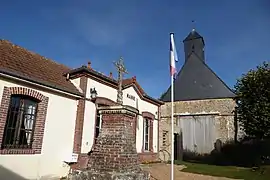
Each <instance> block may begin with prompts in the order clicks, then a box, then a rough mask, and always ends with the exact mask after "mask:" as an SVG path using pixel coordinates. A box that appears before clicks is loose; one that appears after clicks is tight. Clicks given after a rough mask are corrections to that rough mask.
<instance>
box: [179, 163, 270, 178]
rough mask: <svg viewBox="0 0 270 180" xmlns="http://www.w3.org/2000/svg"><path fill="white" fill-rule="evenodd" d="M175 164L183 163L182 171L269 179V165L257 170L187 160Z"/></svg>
mask: <svg viewBox="0 0 270 180" xmlns="http://www.w3.org/2000/svg"><path fill="white" fill-rule="evenodd" d="M175 164H181V165H185V166H186V167H187V168H185V169H183V170H182V171H183V172H190V173H196V174H204V175H210V176H219V177H228V178H234V179H244V180H269V179H270V166H264V167H261V168H260V169H257V170H252V169H251V168H243V167H235V166H215V165H208V164H198V163H189V162H180V161H176V162H175Z"/></svg>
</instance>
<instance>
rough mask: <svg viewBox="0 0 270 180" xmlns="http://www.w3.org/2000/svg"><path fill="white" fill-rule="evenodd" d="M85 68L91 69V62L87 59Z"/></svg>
mask: <svg viewBox="0 0 270 180" xmlns="http://www.w3.org/2000/svg"><path fill="white" fill-rule="evenodd" d="M87 68H88V69H91V62H90V61H88V63H87Z"/></svg>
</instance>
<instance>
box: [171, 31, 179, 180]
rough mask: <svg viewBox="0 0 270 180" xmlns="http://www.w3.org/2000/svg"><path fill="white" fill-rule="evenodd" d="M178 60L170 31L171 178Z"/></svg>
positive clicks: (172, 177) (172, 179)
mask: <svg viewBox="0 0 270 180" xmlns="http://www.w3.org/2000/svg"><path fill="white" fill-rule="evenodd" d="M177 61H178V57H177V53H176V48H175V43H174V33H170V69H171V148H172V149H171V180H174V172H173V171H174V119H173V113H174V109H173V103H174V75H175V73H176V66H175V62H177Z"/></svg>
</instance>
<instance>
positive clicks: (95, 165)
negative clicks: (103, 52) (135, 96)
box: [70, 57, 150, 180]
mask: <svg viewBox="0 0 270 180" xmlns="http://www.w3.org/2000/svg"><path fill="white" fill-rule="evenodd" d="M114 64H115V66H116V68H117V71H118V93H117V103H118V105H117V106H108V107H100V108H99V109H98V110H99V113H100V114H101V115H102V127H101V132H100V134H99V136H98V138H97V141H96V144H94V146H93V148H92V152H91V153H90V155H89V162H88V166H87V168H86V169H85V170H83V171H82V172H81V173H79V174H76V175H72V177H71V178H70V179H72V180H149V179H150V174H149V173H148V172H145V171H143V170H142V169H141V168H140V164H139V160H138V154H137V151H136V143H135V142H136V137H135V131H134V129H136V128H135V127H136V119H137V115H138V114H139V112H138V110H137V109H136V108H133V107H131V106H125V105H123V91H122V80H123V74H124V73H127V71H126V68H125V66H124V63H123V58H122V57H121V58H120V59H119V61H117V62H115V63H114Z"/></svg>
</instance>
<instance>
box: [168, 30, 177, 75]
mask: <svg viewBox="0 0 270 180" xmlns="http://www.w3.org/2000/svg"><path fill="white" fill-rule="evenodd" d="M175 62H178V56H177V52H176V48H175V43H174V33H170V72H171V76H174V75H175V74H176V73H177V70H176V66H175Z"/></svg>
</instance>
